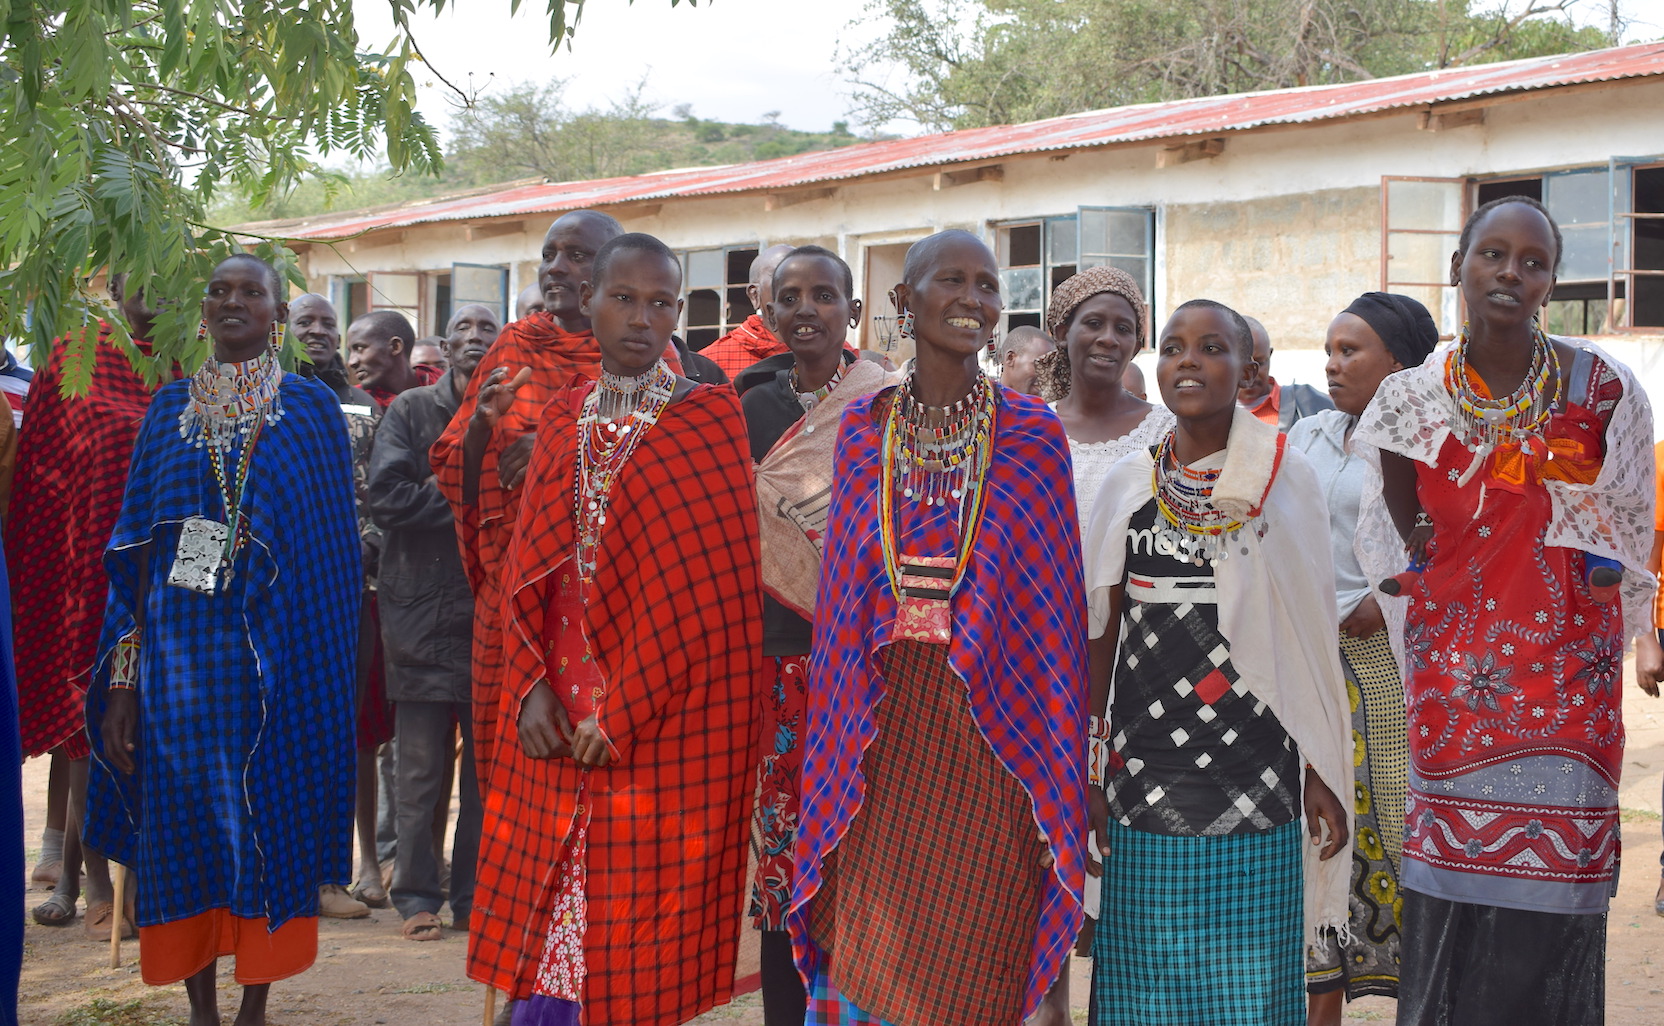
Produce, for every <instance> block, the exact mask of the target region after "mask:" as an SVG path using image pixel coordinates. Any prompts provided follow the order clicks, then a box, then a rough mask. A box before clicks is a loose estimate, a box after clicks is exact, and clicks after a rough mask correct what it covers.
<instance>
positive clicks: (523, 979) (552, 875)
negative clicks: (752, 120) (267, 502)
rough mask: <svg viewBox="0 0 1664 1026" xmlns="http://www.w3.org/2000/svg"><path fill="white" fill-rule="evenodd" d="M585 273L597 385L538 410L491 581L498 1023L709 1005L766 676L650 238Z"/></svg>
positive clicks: (545, 1025) (672, 288) (753, 575)
mask: <svg viewBox="0 0 1664 1026" xmlns="http://www.w3.org/2000/svg"><path fill="white" fill-rule="evenodd" d="M593 267H594V270H593V272H592V274H593V281H591V282H586V283H585V284H584V285H583V289H582V294H583V297H584V312H585V313H586V314H587V315H588V316H589V317H590V319H591V321H592V323H593V325H594V331H595V337H596V340H597V342H598V343H599V345H600V347H601V353H602V364H601V366H602V374H601V379H600V380H599V381H598V382H590V381H584V380H580V381H579V382H577V383H575V384H573V385H572V386H570V387H569V388H566V389H564V390H562V391H560V392H557V393H556V394H555V395H554V397H553V398H552V399H551V400H550V401H549V403H548V405H547V406H546V407H545V408H544V412H543V417H542V420H541V421H540V422H539V426H538V432H537V441H536V444H535V447H534V449H533V453H532V457H531V462H530V464H529V466H528V468H527V473H526V478H525V486H524V487H525V499H524V505H523V507H522V511H523V515H522V516H521V517H520V519H519V521H518V523H517V524H516V527H515V532H514V537H513V540H512V542H511V544H510V546H509V552H508V558H507V576H506V578H505V581H504V593H505V599H504V601H505V607H504V611H503V619H504V623H505V628H504V639H505V646H506V651H505V653H504V659H505V662H506V665H507V672H506V675H505V677H504V684H503V687H502V689H501V700H500V702H499V705H498V715H497V720H496V724H495V738H496V755H495V757H494V759H493V760H492V763H491V779H490V783H489V787H488V789H487V794H488V795H490V798H489V800H488V801H487V803H486V814H485V823H484V828H483V836H482V838H481V844H480V868H479V878H478V891H477V894H476V897H475V904H474V921H473V931H472V936H471V938H470V945H469V951H468V972H469V975H470V976H472V977H473V978H474V979H476V980H480V981H482V982H484V983H487V984H489V985H491V986H493V987H496V988H497V989H499V990H505V991H508V992H509V995H510V997H511V999H512V1000H513V1001H514V1005H513V1009H514V1012H513V1020H514V1023H515V1024H516V1026H576V1024H578V1023H580V1022H582V1023H590V1024H613V1023H631V1024H640V1026H655V1024H667V1026H668V1024H673V1023H681V1022H686V1021H687V1020H689V1019H691V1018H693V1017H694V1016H696V1015H698V1014H700V1013H701V1012H703V1011H705V1010H706V1009H709V1008H711V1007H713V1006H714V1005H716V1004H719V1003H721V1002H724V1001H726V1000H727V999H728V997H729V995H730V994H731V992H732V990H733V979H734V963H735V959H736V956H737V953H738V942H739V927H740V913H741V901H740V899H741V895H742V892H743V888H744V885H745V870H746V862H745V830H746V812H747V805H748V802H747V800H748V799H749V797H750V795H751V786H750V785H751V784H752V781H753V773H754V771H755V766H756V755H757V730H758V725H757V714H756V710H757V703H758V701H759V696H758V689H759V686H760V683H761V678H762V659H761V652H762V630H761V627H762V584H761V577H760V573H759V569H758V557H757V512H756V503H757V498H756V492H755V486H754V484H753V481H752V472H751V458H750V454H749V452H748V449H747V445H746V433H745V422H744V420H743V419H742V415H741V412H740V405H739V400H738V399H737V398H736V397H735V395H734V393H733V391H732V390H731V389H728V388H725V387H720V386H712V385H695V384H694V383H693V382H691V381H689V380H687V379H686V378H683V377H681V376H680V375H678V374H676V373H675V372H674V371H672V370H671V369H670V368H669V366H668V365H667V364H666V363H665V362H664V361H663V359H662V357H663V354H664V351H665V347H666V345H667V344H668V343H669V341H670V333H671V331H672V330H673V329H674V328H675V326H676V319H677V317H678V316H679V313H680V308H681V300H680V299H679V298H678V296H679V295H680V291H681V271H680V267H679V265H678V264H677V262H676V258H675V256H674V255H673V254H672V253H671V252H670V251H669V250H668V249H666V248H665V246H664V244H663V243H661V242H659V241H658V240H657V239H654V238H653V237H651V236H646V235H623V236H620V237H618V238H617V239H614V240H613V241H611V242H609V243H607V244H606V245H605V246H603V247H602V248H601V251H600V252H599V253H598V254H597V255H596V258H595V263H594V265H593ZM491 399H492V393H487V392H485V391H484V390H483V389H482V398H481V401H482V402H486V401H491Z"/></svg>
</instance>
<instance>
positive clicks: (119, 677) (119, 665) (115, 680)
mask: <svg viewBox="0 0 1664 1026" xmlns="http://www.w3.org/2000/svg"><path fill="white" fill-rule="evenodd" d="M141 640H142V635H141V634H140V633H139V629H138V628H136V627H135V628H134V629H133V630H131V631H129V632H128V633H127V634H126V635H125V636H123V637H122V639H121V640H120V641H118V642H116V647H115V651H114V652H111V653H110V687H111V689H112V690H115V691H137V690H138V687H139V642H140V641H141Z"/></svg>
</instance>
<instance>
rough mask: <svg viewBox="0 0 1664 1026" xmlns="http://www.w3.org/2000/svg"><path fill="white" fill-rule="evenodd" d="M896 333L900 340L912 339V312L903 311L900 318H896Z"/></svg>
mask: <svg viewBox="0 0 1664 1026" xmlns="http://www.w3.org/2000/svg"><path fill="white" fill-rule="evenodd" d="M896 332H897V333H898V334H900V335H901V337H902V338H912V337H913V311H911V310H903V311H902V312H901V316H900V317H898V318H896Z"/></svg>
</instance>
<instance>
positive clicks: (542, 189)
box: [248, 43, 1664, 241]
mask: <svg viewBox="0 0 1664 1026" xmlns="http://www.w3.org/2000/svg"><path fill="white" fill-rule="evenodd" d="M1655 75H1664V43H1642V44H1637V45H1634V46H1623V47H1614V48H1612V49H1607V50H1594V51H1590V52H1587V53H1578V54H1569V55H1565V56H1558V57H1539V58H1532V59H1528V60H1519V61H1507V62H1503V63H1497V64H1481V65H1475V66H1473V67H1465V68H1452V69H1449V70H1444V71H1429V72H1420V73H1417V74H1413V75H1400V76H1397V77H1395V78H1380V79H1371V80H1368V81H1363V82H1348V83H1343V84H1340V85H1325V86H1307V87H1304V88H1299V89H1277V90H1272V91H1269V92H1260V93H1237V94H1233V95H1229V96H1209V97H1202V98H1199V99H1194V100H1174V101H1171V102H1167V103H1147V104H1138V105H1134V106H1130V107H1114V108H1111V109H1109V110H1099V111H1089V112H1087V113H1083V114H1071V115H1069V116H1067V117H1060V118H1050V119H1048V120H1045V121H1033V122H1029V123H1028V124H1022V125H998V126H994V127H989V128H971V129H965V130H962V131H958V132H944V133H940V134H936V135H924V136H918V137H916V138H911V139H896V140H890V141H886V142H873V143H860V144H856V145H853V146H845V147H842V148H841V149H835V150H823V151H819V152H815V153H803V154H798V155H797V156H793V157H780V158H777V159H775V160H760V161H754V162H752V163H748V164H729V165H726V166H722V167H699V168H683V169H678V170H674V171H659V172H655V173H653V174H646V175H634V176H631V177H626V178H603V179H596V180H592V181H581V182H551V183H542V184H532V185H517V186H514V187H510V188H505V189H502V190H500V191H495V192H488V193H485V194H480V193H478V192H477V191H476V192H475V193H473V194H471V195H467V196H455V197H448V198H446V197H442V198H438V199H430V200H423V201H419V202H415V203H409V204H403V205H401V206H398V207H396V208H390V209H389V208H383V209H379V210H373V211H358V212H353V213H342V214H326V215H320V216H318V217H311V218H304V219H298V220H292V221H281V222H266V223H265V224H264V225H262V226H261V230H262V231H265V232H266V233H267V234H282V235H286V236H289V237H293V238H297V239H317V240H319V241H326V240H331V239H342V238H346V237H348V236H353V235H360V234H363V233H365V232H370V231H375V230H377V229H383V228H393V227H405V226H409V225H415V224H423V223H427V222H433V221H458V220H469V221H472V220H484V219H491V218H500V217H511V216H515V215H525V214H549V213H555V212H558V211H561V210H575V209H578V208H581V207H606V206H614V205H617V204H621V203H631V202H640V201H646V200H662V199H669V198H672V197H680V196H710V195H717V194H722V193H733V192H757V191H777V190H785V189H793V188H803V187H806V186H814V185H817V184H820V183H828V182H838V181H847V180H850V179H855V178H864V177H868V176H871V175H877V174H883V173H886V172H893V171H902V170H907V169H916V168H926V167H937V166H942V165H953V164H964V163H968V162H974V161H986V160H993V159H997V158H1001V157H1011V156H1018V155H1021V154H1027V153H1045V152H1049V151H1057V150H1076V149H1089V148H1096V147H1105V146H1113V145H1117V144H1125V143H1138V142H1150V141H1154V140H1158V139H1173V138H1183V137H1187V136H1201V135H1217V134H1219V133H1222V132H1240V131H1245V130H1248V129H1254V128H1260V127H1264V126H1268V125H1289V124H1303V123H1311V122H1318V121H1328V120H1341V119H1345V118H1352V117H1359V116H1362V115H1368V114H1377V113H1381V112H1384V111H1392V110H1403V109H1406V108H1416V107H1425V106H1427V105H1429V104H1436V103H1449V102H1451V101H1455V100H1464V99H1470V98H1475V97H1482V96H1491V95H1497V94H1501V93H1517V92H1525V91H1531V90H1538V89H1551V88H1554V87H1556V86H1566V85H1575V84H1580V83H1588V82H1606V81H1613V80H1616V79H1624V78H1640V77H1646V76H1655ZM248 227H250V228H251V229H252V228H254V227H255V226H253V225H250V226H248ZM272 229H278V230H277V231H273V230H272Z"/></svg>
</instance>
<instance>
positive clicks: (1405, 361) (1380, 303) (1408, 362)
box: [1344, 292, 1439, 367]
mask: <svg viewBox="0 0 1664 1026" xmlns="http://www.w3.org/2000/svg"><path fill="white" fill-rule="evenodd" d="M1344 312H1345V313H1349V314H1351V315H1353V316H1354V317H1359V318H1362V319H1363V322H1364V323H1365V324H1367V325H1369V326H1370V328H1371V330H1373V331H1374V332H1375V334H1377V335H1379V336H1380V337H1381V341H1382V342H1384V343H1386V346H1387V351H1388V352H1390V353H1392V358H1393V359H1394V360H1397V361H1398V362H1399V363H1400V364H1402V365H1403V366H1405V367H1419V366H1421V364H1422V362H1423V361H1424V360H1426V359H1427V357H1428V355H1429V354H1431V353H1432V352H1433V350H1434V348H1435V347H1437V346H1438V344H1439V328H1438V325H1436V324H1434V323H1433V315H1432V314H1430V313H1428V312H1427V308H1426V307H1425V306H1422V305H1421V304H1420V303H1418V302H1416V301H1415V300H1413V299H1411V298H1410V297H1409V296H1400V295H1398V294H1397V293H1393V292H1365V293H1364V294H1363V295H1361V296H1359V297H1358V298H1357V299H1354V300H1353V301H1352V305H1351V306H1349V307H1347V308H1346V310H1345V311H1344Z"/></svg>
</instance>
